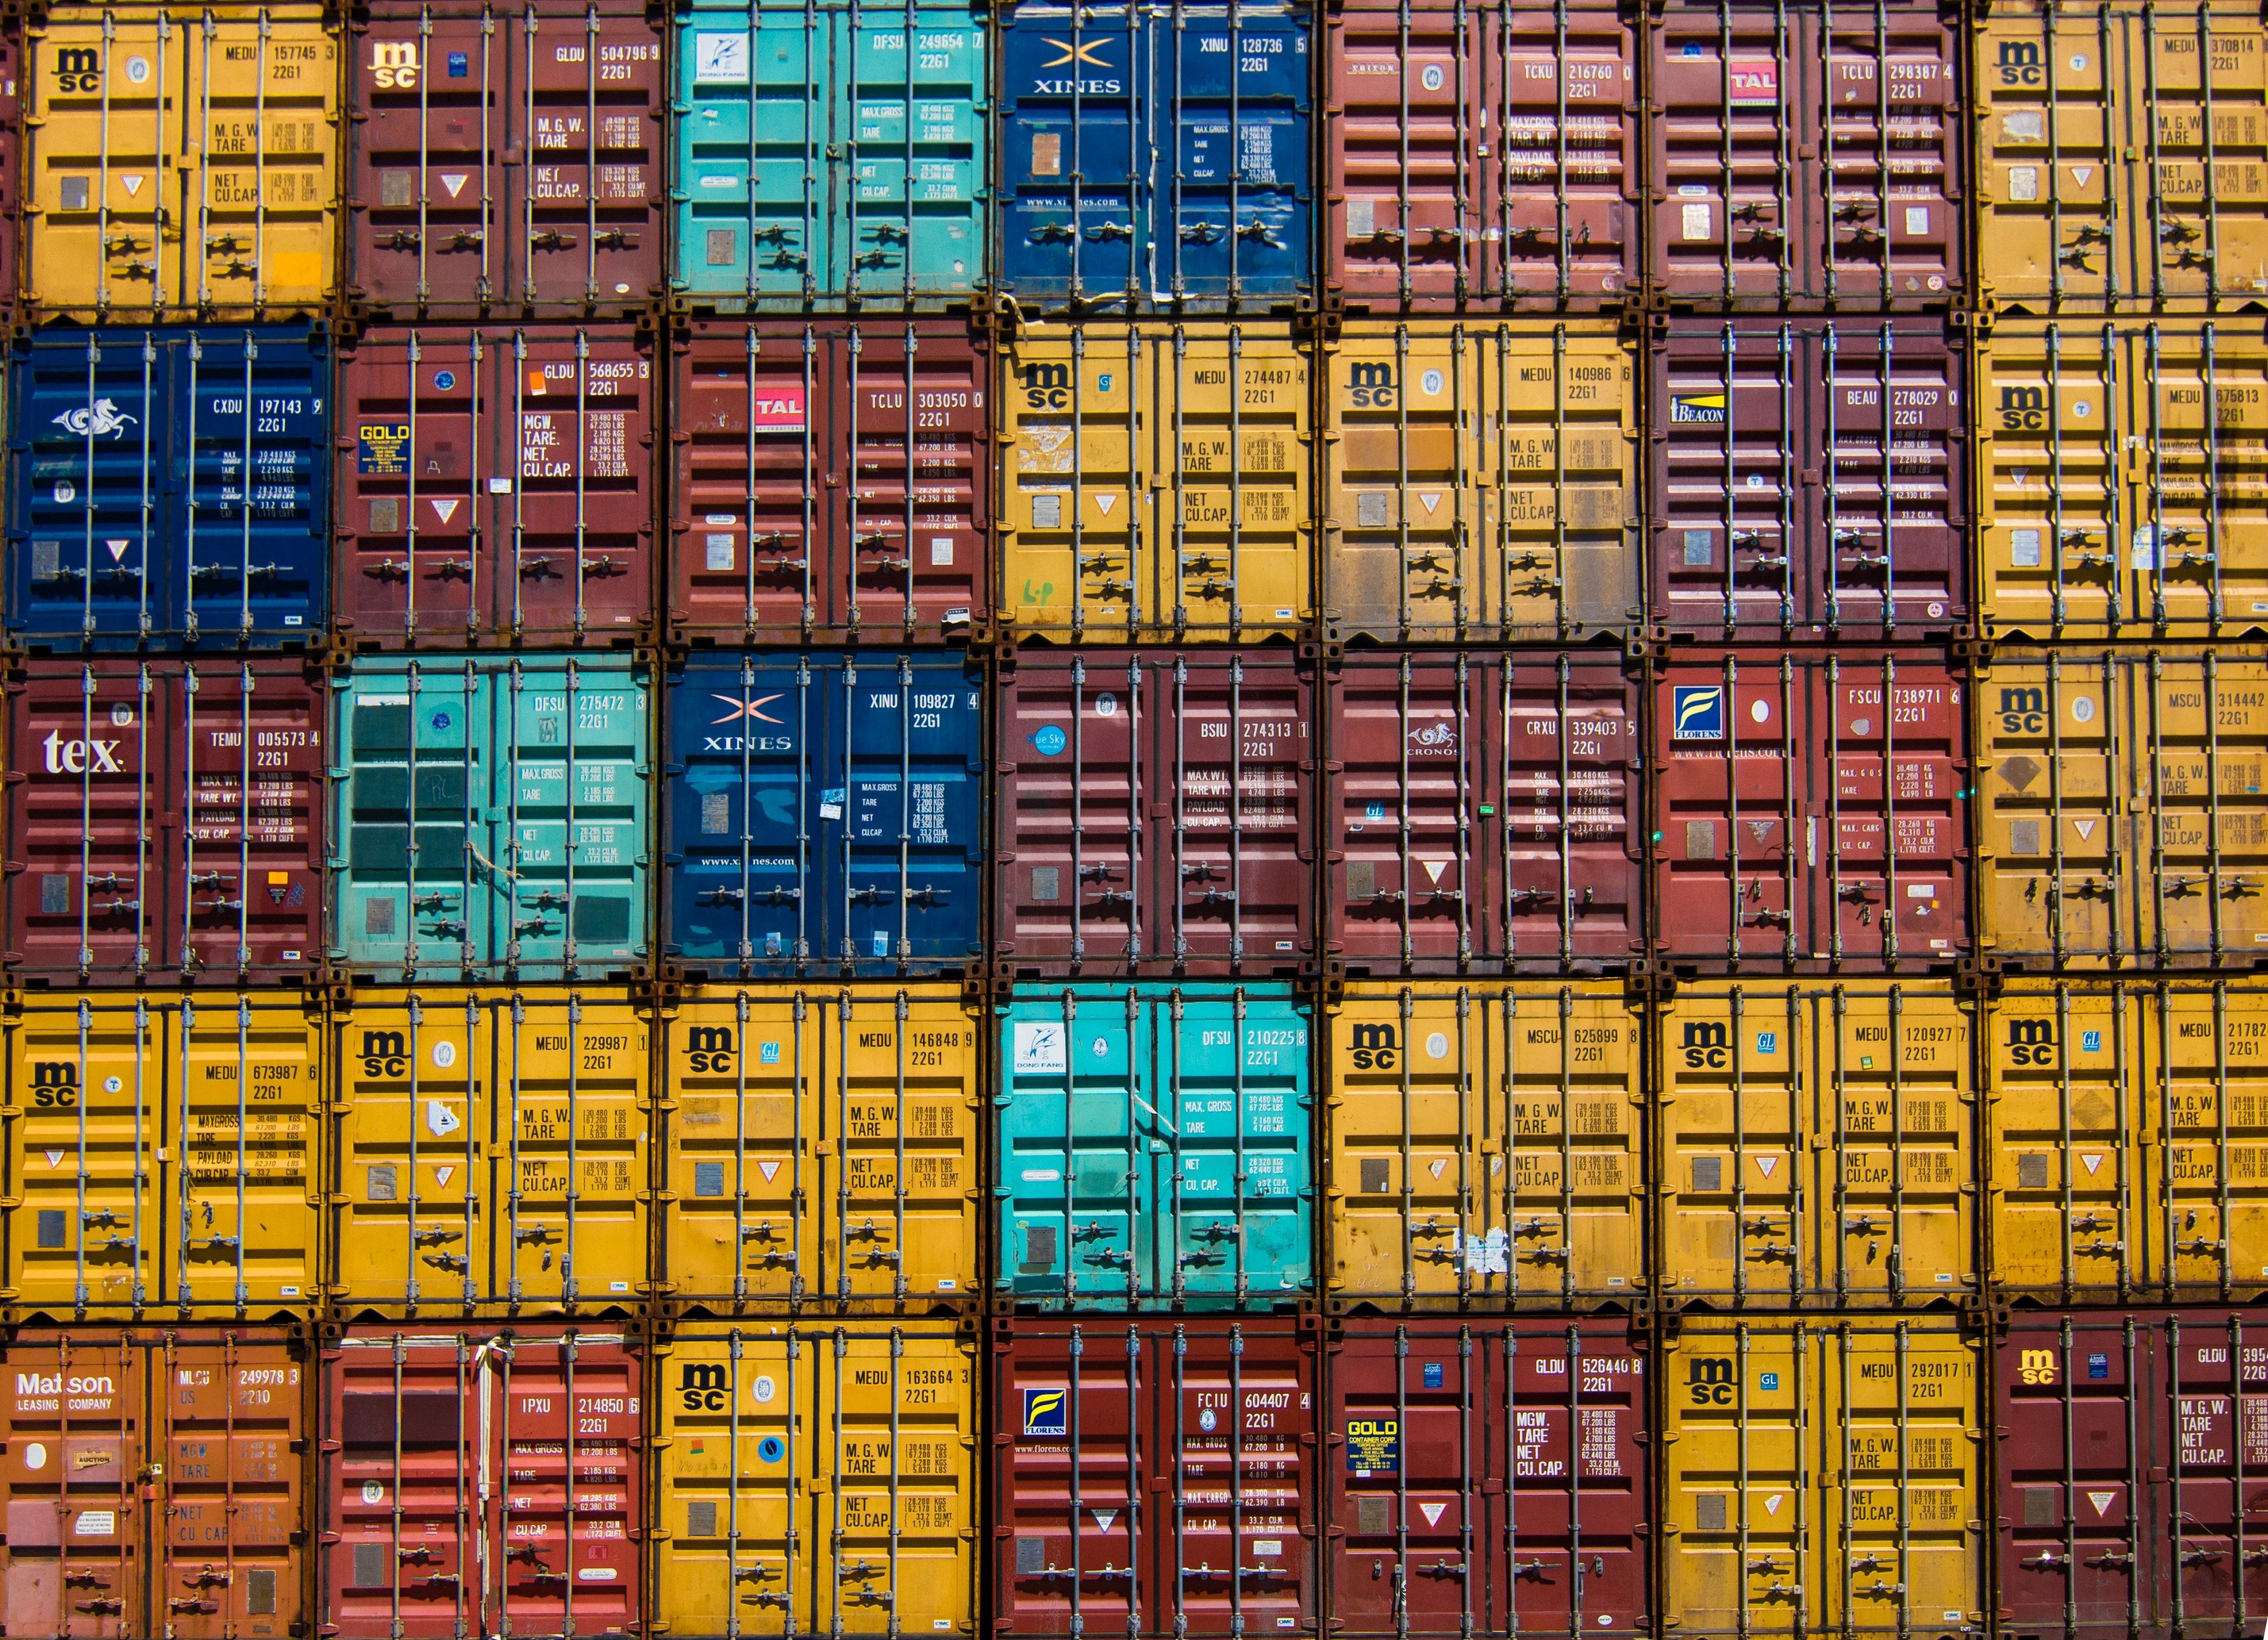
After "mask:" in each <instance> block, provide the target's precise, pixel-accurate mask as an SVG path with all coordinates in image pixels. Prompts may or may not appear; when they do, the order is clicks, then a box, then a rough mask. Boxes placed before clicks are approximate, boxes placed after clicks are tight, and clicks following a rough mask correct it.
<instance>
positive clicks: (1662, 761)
mask: <svg viewBox="0 0 2268 1640" xmlns="http://www.w3.org/2000/svg"><path fill="white" fill-rule="evenodd" d="M1961 678H1962V674H1961V673H1957V672H1955V670H1954V669H1953V667H1952V666H1949V665H1948V662H1947V660H1946V658H1944V656H1943V655H1942V653H1941V652H1940V651H1933V650H1919V651H1884V650H1865V651H1852V652H1851V653H1849V654H1837V655H1830V656H1827V657H1824V658H1822V657H1819V656H1816V655H1808V656H1802V657H1798V656H1796V655H1793V654H1786V653H1783V654H1781V655H1779V656H1777V657H1774V656H1771V655H1763V656H1758V657H1755V658H1749V657H1739V658H1735V657H1733V656H1719V657H1712V658H1694V659H1691V660H1681V661H1679V662H1678V663H1677V664H1675V665H1672V666H1663V667H1661V668H1660V669H1659V670H1658V671H1657V673H1656V674H1655V677H1654V681H1653V769H1654V798H1653V804H1654V823H1653V829H1654V833H1655V842H1654V890H1655V908H1654V915H1655V917H1656V919H1657V923H1656V930H1655V943H1656V945H1657V947H1658V948H1659V949H1660V950H1661V952H1663V953H1664V954H1665V955H1666V956H1667V957H1668V960H1670V961H1671V962H1672V963H1673V964H1676V965H1681V966H1688V967H1696V968H1706V969H1713V970H1716V971H1720V972H1722V971H1733V970H1739V969H1741V968H1742V967H1744V966H1752V967H1753V970H1754V971H1756V972H1759V973H1763V972H1771V971H1777V970H1781V969H1785V968H1795V969H1799V970H1801V971H1803V972H1806V973H1813V972H1820V971H1837V970H1839V971H1849V972H1856V973H1881V972H1909V973H1911V972H1919V971H1924V970H1931V969H1938V968H1948V969H1949V968H1951V967H1953V966H1954V963H1955V960H1956V958H1958V957H1960V956H1962V955H1963V954H1964V953H1966V952H1967V951H1968V949H1969V914H1968V905H1969V804H1970V797H1969V793H1970V775H1971V769H1970V761H1969V728H1968V707H1967V703H1966V701H1965V699H1964V697H1963V694H1964V692H1963V685H1962V681H1961ZM1886 702H1887V707H1886ZM1893 908H1895V909H1893Z"/></svg>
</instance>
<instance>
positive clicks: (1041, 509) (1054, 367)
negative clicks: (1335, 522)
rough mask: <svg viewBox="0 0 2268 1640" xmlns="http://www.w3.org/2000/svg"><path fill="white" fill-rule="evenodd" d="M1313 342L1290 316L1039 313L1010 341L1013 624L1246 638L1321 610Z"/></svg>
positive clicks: (1007, 466) (1000, 511)
mask: <svg viewBox="0 0 2268 1640" xmlns="http://www.w3.org/2000/svg"><path fill="white" fill-rule="evenodd" d="M1309 352H1310V349H1308V348H1307V346H1306V345H1305V344H1303V343H1300V342H1295V341H1293V340H1292V339H1291V338H1290V337H1288V336H1287V335H1285V333H1284V331H1283V329H1282V328H1281V327H1270V326H1265V325H1247V324H1190V325H1184V324H1178V323H1175V324H1166V323H1160V324H1156V325H1145V326H1134V325H1126V324H1110V323H1099V324H1086V325H1077V326H1046V327H1032V328H1030V329H1027V330H1023V331H1020V332H1019V333H1018V334H1017V335H1015V336H1014V337H1013V339H1011V340H1010V341H1008V342H1005V344H1004V345H1003V348H1002V354H1003V364H1004V366H1005V374H1004V377H1003V380H1002V386H1001V393H1000V411H999V418H1000V429H999V436H1000V439H1001V445H1002V448H1001V452H1000V483H1001V489H1002V499H1001V502H1000V504H999V506H998V508H997V509H996V511H995V517H996V518H997V520H998V526H999V532H1000V533H999V544H998V548H996V550H997V551H998V554H999V555H1000V565H999V570H1000V593H999V596H998V599H996V600H995V601H996V606H997V607H998V611H999V614H1000V618H1001V621H1002V622H1003V624H1004V625H1006V626H1008V627H1010V629H1012V631H1013V634H1015V635H1017V636H1025V635H1029V636H1042V637H1049V638H1054V639H1058V640H1064V639H1067V640H1069V641H1071V642H1073V643H1222V642H1227V643H1242V642H1248V641H1250V640H1253V639H1256V638H1263V637H1266V636H1270V635H1271V634H1277V633H1290V632H1297V631H1300V630H1304V629H1305V628H1306V627H1307V624H1308V623H1309V621H1312V619H1313V618H1314V563H1313V558H1314V520H1313V518H1312V516H1311V510H1312V506H1313V501H1314V490H1313V481H1312V475H1311V474H1310V472H1309V466H1310V463H1309V460H1308V457H1309V454H1310V452H1309V450H1308V447H1307V446H1308V444H1309V427H1310V425H1311V423H1310V419H1309V418H1310V415H1311V411H1310V406H1309V393H1308V361H1309Z"/></svg>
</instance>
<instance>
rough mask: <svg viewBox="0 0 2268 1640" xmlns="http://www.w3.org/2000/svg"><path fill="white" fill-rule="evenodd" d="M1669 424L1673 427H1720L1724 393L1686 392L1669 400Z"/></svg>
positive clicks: (1722, 419) (1723, 421)
mask: <svg viewBox="0 0 2268 1640" xmlns="http://www.w3.org/2000/svg"><path fill="white" fill-rule="evenodd" d="M1669 424H1670V425H1671V426H1673V427H1722V426H1723V425H1724V424H1725V395H1724V394H1723V393H1688V394H1683V395H1681V396H1678V397H1675V398H1672V399H1671V400H1670V401H1669Z"/></svg>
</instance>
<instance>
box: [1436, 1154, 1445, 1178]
mask: <svg viewBox="0 0 2268 1640" xmlns="http://www.w3.org/2000/svg"><path fill="white" fill-rule="evenodd" d="M1448 1166H1449V1158H1447V1157H1446V1156H1437V1157H1435V1158H1433V1177H1434V1178H1436V1179H1439V1178H1440V1176H1441V1174H1442V1173H1443V1172H1444V1171H1445V1170H1446V1169H1447V1167H1448Z"/></svg>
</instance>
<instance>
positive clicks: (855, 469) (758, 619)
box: [668, 319, 992, 644]
mask: <svg viewBox="0 0 2268 1640" xmlns="http://www.w3.org/2000/svg"><path fill="white" fill-rule="evenodd" d="M674 364H675V371H676V386H675V392H676V399H675V402H674V407H673V408H674V416H675V424H674V432H675V438H676V446H675V447H676V474H677V482H676V488H675V489H674V492H673V496H674V507H675V509H676V511H675V515H674V518H673V520H672V526H671V527H672V533H673V534H674V539H675V545H674V551H673V554H672V556H671V561H670V577H669V588H668V597H669V620H670V630H671V633H672V635H673V636H674V637H676V638H678V639H680V640H681V641H687V640H689V641H692V642H696V643H698V642H703V641H706V642H710V643H724V644H744V643H755V642H758V641H759V640H763V641H778V640H782V639H785V640H788V641H791V642H793V641H799V640H808V639H814V638H819V639H843V640H848V641H851V642H856V641H858V640H859V639H861V638H865V639H869V640H872V641H873V642H876V643H921V642H927V643H935V642H938V641H939V640H941V639H954V638H965V637H967V636H969V635H970V633H971V632H972V631H974V630H976V629H978V628H981V627H982V626H983V624H984V623H985V621H986V620H987V618H988V616H989V614H990V608H989V599H988V595H987V594H988V589H989V587H990V585H991V574H990V568H989V565H988V563H987V559H986V547H985V543H986V541H987V539H988V529H987V526H988V522H989V518H990V509H989V506H988V498H989V496H990V493H991V490H990V486H991V478H990V447H991V432H990V425H991V422H990V410H989V408H988V406H989V405H990V386H991V369H992V365H991V349H990V344H989V342H987V341H986V340H985V339H984V337H983V336H982V335H976V334H973V333H972V332H970V331H969V329H968V327H966V326H965V325H955V324H951V323H947V322H943V321H936V320H932V321H927V322H924V323H921V324H914V323H909V322H908V321H905V320H887V321H886V320H846V319H832V320H812V321H807V322H806V321H801V320H695V321H694V322H693V323H692V325H691V326H690V327H689V328H688V329H686V330H683V331H681V332H680V339H679V341H678V342H677V344H676V356H675V361H674Z"/></svg>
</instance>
